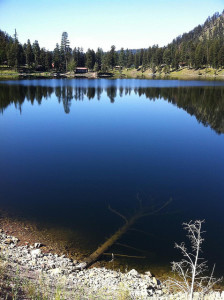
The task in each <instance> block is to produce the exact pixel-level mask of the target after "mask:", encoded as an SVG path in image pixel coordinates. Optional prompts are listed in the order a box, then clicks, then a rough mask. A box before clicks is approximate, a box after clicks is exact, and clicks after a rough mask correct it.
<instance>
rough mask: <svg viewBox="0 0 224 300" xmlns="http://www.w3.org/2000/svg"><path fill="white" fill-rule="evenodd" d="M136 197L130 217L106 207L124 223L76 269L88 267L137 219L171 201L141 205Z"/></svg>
mask: <svg viewBox="0 0 224 300" xmlns="http://www.w3.org/2000/svg"><path fill="white" fill-rule="evenodd" d="M137 199H138V200H139V209H138V210H137V211H136V212H135V213H134V214H133V216H131V217H130V218H127V217H126V216H124V215H122V214H121V213H120V212H118V211H116V210H115V209H112V208H111V207H110V206H109V207H108V208H109V210H110V211H111V212H113V213H115V214H116V215H118V216H119V217H121V218H122V219H123V220H124V221H125V223H124V225H123V226H122V227H121V228H119V229H118V230H117V231H116V232H115V233H114V234H113V235H112V236H111V237H110V238H108V239H107V240H106V241H105V243H103V244H102V245H101V246H99V247H98V248H97V249H96V251H94V252H93V253H92V254H91V255H90V256H89V257H87V258H86V259H85V261H84V262H81V263H79V264H78V265H77V266H76V269H78V270H82V269H85V268H88V267H89V266H90V265H92V264H93V263H94V262H95V261H97V260H98V259H99V258H100V257H101V256H102V255H103V254H104V253H105V252H106V251H107V250H108V249H109V248H110V247H111V246H112V245H113V244H114V243H115V242H116V241H117V240H118V239H120V237H122V236H123V235H124V234H125V233H126V232H127V231H128V230H129V229H130V228H131V226H132V225H133V224H135V223H136V221H137V220H138V219H140V218H143V217H147V216H150V215H155V214H157V213H158V212H160V211H161V210H162V209H164V208H165V207H166V206H167V205H168V204H169V203H170V202H171V201H172V199H170V200H169V201H167V202H165V203H163V204H162V205H152V206H150V207H142V202H141V199H140V198H139V197H138V195H137Z"/></svg>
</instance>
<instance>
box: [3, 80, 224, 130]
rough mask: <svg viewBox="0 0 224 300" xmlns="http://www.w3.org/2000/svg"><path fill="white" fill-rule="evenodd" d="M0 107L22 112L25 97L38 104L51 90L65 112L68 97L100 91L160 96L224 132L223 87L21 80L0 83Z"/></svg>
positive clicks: (90, 96)
mask: <svg viewBox="0 0 224 300" xmlns="http://www.w3.org/2000/svg"><path fill="white" fill-rule="evenodd" d="M0 91H1V93H0V111H1V113H2V114H3V112H4V111H5V110H6V109H7V107H8V106H9V105H11V104H14V105H15V107H16V108H18V109H19V110H20V112H22V104H23V102H24V101H25V100H27V101H29V102H31V103H32V104H33V103H34V102H35V101H36V102H37V103H38V104H41V103H42V101H43V100H47V99H49V98H50V97H51V96H52V95H53V94H55V96H56V97H57V99H58V102H59V103H61V102H62V103H63V107H64V111H65V113H66V114H69V112H70V110H71V104H72V101H83V100H84V99H85V98H87V99H89V100H92V99H95V98H97V99H98V100H100V99H101V95H102V94H103V93H104V94H105V95H106V96H107V97H108V99H109V100H110V102H111V103H114V102H115V99H116V98H121V97H123V96H126V95H131V94H132V93H134V94H136V95H138V96H139V97H140V96H144V97H146V98H147V99H149V100H150V101H155V100H157V99H161V98H162V99H164V100H166V101H168V102H170V103H172V104H173V105H176V106H177V107H179V108H182V109H184V110H185V111H186V112H187V113H189V114H190V115H193V116H195V117H196V118H197V120H198V122H200V123H202V124H203V125H204V126H210V127H211V128H212V129H214V130H215V131H216V133H218V134H221V133H224V87H217V86H213V87H211V86H207V87H205V86H201V87H169V88H159V87H150V88H148V87H135V88H134V87H117V86H116V85H110V86H108V87H99V86H98V87H93V86H90V87H82V86H69V85H64V86H56V87H52V86H41V85H37V86H34V85H28V86H25V85H21V84H13V85H9V84H0Z"/></svg>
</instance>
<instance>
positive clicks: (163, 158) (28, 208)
mask: <svg viewBox="0 0 224 300" xmlns="http://www.w3.org/2000/svg"><path fill="white" fill-rule="evenodd" d="M0 141H1V142H0V178H1V180H0V208H4V209H8V210H9V211H13V212H14V213H15V214H18V215H20V216H22V217H23V218H25V219H27V220H35V221H36V222H37V223H39V224H42V225H41V226H45V225H44V224H46V226H48V227H52V228H54V227H55V228H63V230H64V231H65V232H66V231H68V232H70V234H69V235H68V245H69V247H71V248H72V247H74V249H75V248H76V247H77V245H78V246H79V248H80V249H82V250H83V251H84V252H85V253H91V251H93V250H95V248H97V246H98V245H99V244H101V243H102V242H104V241H105V238H106V237H109V236H110V235H111V234H112V233H113V232H114V231H116V230H117V229H118V228H119V227H120V226H121V225H122V224H123V220H122V219H121V218H120V217H119V216H118V215H116V214H114V213H112V212H111V211H110V210H109V209H108V205H110V206H111V208H113V209H115V210H117V211H119V212H120V213H122V214H124V215H126V216H130V215H132V214H134V211H135V209H136V208H137V207H138V204H139V201H138V198H139V199H141V200H142V203H143V205H144V206H145V207H147V206H150V205H152V203H154V204H155V205H158V204H160V203H164V202H166V201H168V200H169V199H170V198H171V197H172V199H173V201H172V202H171V203H170V204H169V205H168V206H167V207H166V208H165V209H164V210H163V211H161V213H159V214H156V215H152V216H148V217H144V218H142V219H140V220H139V221H138V222H137V223H136V224H135V226H134V228H133V229H134V230H130V231H129V232H128V233H127V234H126V235H125V236H123V238H122V239H121V240H120V241H119V243H120V244H123V245H114V246H113V247H112V249H111V250H109V251H110V252H113V253H120V254H130V255H141V254H140V253H138V252H136V251H135V250H133V249H130V248H127V247H124V245H128V246H130V247H134V248H138V249H143V250H145V251H147V252H149V254H148V255H147V258H146V259H144V260H143V259H128V258H126V259H118V261H119V263H120V264H121V265H123V266H125V267H126V266H127V267H128V268H131V267H136V268H138V269H139V270H145V269H150V268H151V267H152V266H158V267H159V266H169V265H170V262H171V261H172V260H174V259H176V258H177V253H178V252H177V250H175V249H174V243H175V242H178V243H179V242H181V241H183V240H185V233H184V232H183V230H182V223H183V222H188V221H190V220H195V219H205V221H206V222H205V225H204V229H205V231H206V233H205V242H204V253H203V255H204V256H205V257H206V258H207V259H208V260H209V262H211V263H216V268H217V272H218V273H221V274H223V273H224V272H223V270H224V238H223V232H224V217H223V213H224V83H223V82H218V81H178V80H138V79H130V80H129V79H121V80H106V79H96V80H87V79H74V80H73V79H50V80H20V81H2V82H0ZM73 233H74V235H73Z"/></svg>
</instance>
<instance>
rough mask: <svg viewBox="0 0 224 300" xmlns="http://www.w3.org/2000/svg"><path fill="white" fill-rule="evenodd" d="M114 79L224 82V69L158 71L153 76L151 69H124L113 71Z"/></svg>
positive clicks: (185, 68)
mask: <svg viewBox="0 0 224 300" xmlns="http://www.w3.org/2000/svg"><path fill="white" fill-rule="evenodd" d="M113 77H114V78H145V79H152V78H157V79H186V80H187V79H204V80H211V79H212V80H213V79H218V80H224V69H218V70H216V69H213V68H202V69H198V70H196V69H188V68H187V67H183V68H180V69H179V70H175V71H172V72H170V73H165V72H164V69H162V71H160V72H159V71H158V70H157V71H156V72H155V74H152V70H151V69H147V70H145V71H144V72H142V71H141V70H139V71H137V70H136V69H134V68H129V69H128V68H124V69H123V70H122V72H121V73H120V72H119V71H118V70H114V71H113Z"/></svg>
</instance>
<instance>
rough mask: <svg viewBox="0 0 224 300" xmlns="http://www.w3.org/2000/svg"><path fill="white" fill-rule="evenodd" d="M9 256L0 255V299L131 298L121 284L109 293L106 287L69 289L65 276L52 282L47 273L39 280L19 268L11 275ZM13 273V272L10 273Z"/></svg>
mask: <svg viewBox="0 0 224 300" xmlns="http://www.w3.org/2000/svg"><path fill="white" fill-rule="evenodd" d="M9 269H10V267H9V265H8V264H7V258H4V257H2V256H0V299H4V300H20V299H27V300H65V299H69V300H104V299H107V300H115V299H116V300H130V299H131V296H130V294H129V291H128V289H127V288H126V287H125V286H123V285H120V287H119V290H118V291H117V292H116V293H113V294H112V293H111V292H110V293H108V292H107V291H106V289H100V290H98V291H96V292H94V291H90V290H87V289H86V287H85V285H84V284H83V285H80V286H78V287H77V286H74V289H72V290H68V289H67V287H66V282H65V278H63V277H62V278H58V280H57V282H56V283H54V286H52V283H51V282H50V281H49V278H48V277H47V276H46V275H45V276H44V275H43V274H42V275H40V277H39V280H38V279H37V280H30V279H26V278H22V277H21V276H20V270H19V268H18V269H17V270H16V272H14V273H13V275H9ZM10 274H11V273H10Z"/></svg>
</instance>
